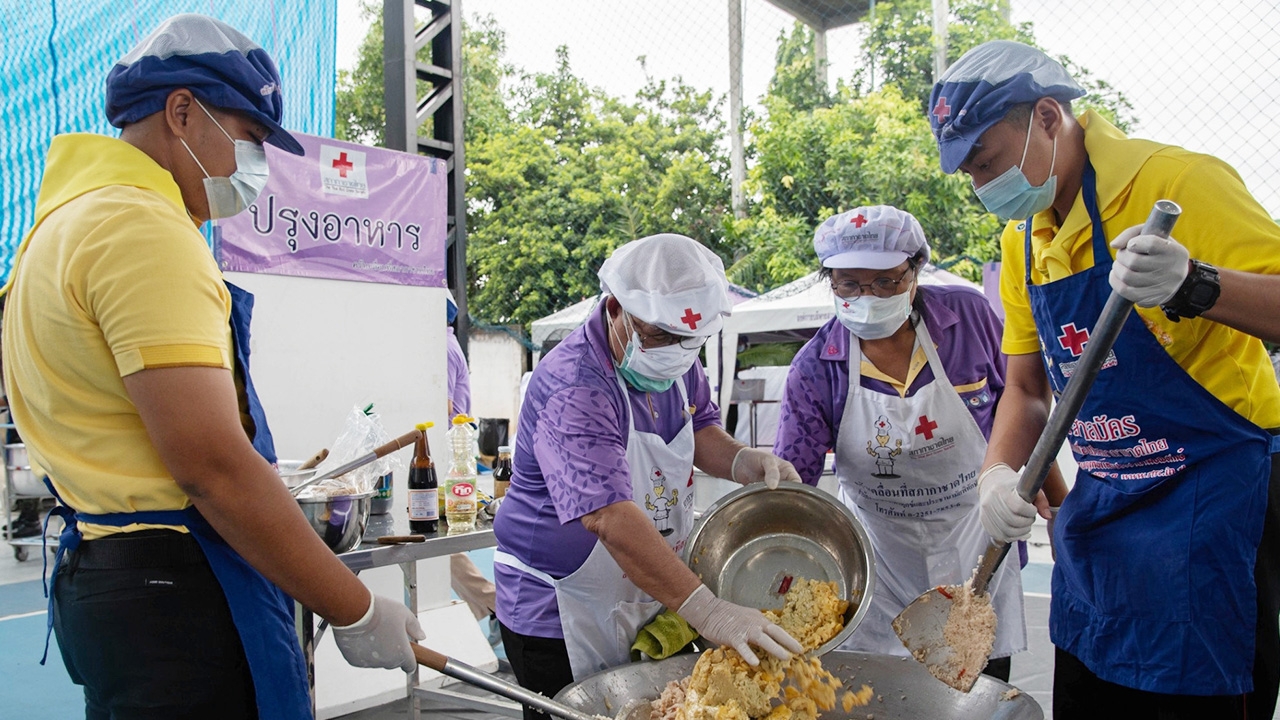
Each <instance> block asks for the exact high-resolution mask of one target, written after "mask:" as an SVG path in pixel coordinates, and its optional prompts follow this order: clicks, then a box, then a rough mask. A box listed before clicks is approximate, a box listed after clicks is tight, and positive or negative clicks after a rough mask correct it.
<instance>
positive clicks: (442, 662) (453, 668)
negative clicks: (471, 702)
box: [413, 643, 627, 720]
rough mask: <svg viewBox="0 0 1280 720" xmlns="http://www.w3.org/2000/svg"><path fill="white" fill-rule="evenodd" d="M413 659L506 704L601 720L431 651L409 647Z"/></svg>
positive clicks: (577, 719)
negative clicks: (503, 700)
mask: <svg viewBox="0 0 1280 720" xmlns="http://www.w3.org/2000/svg"><path fill="white" fill-rule="evenodd" d="M413 655H414V657H416V658H417V659H418V664H419V665H425V666H427V667H429V668H431V669H432V670H435V671H436V672H438V673H442V674H444V675H448V676H449V677H451V678H456V679H458V680H461V681H463V682H465V683H468V684H470V685H475V686H476V687H478V688H483V689H485V690H488V691H489V692H491V693H494V694H495V695H501V696H502V697H505V698H507V699H509V700H515V701H516V702H518V703H522V704H524V705H528V706H529V707H531V708H536V709H538V710H541V711H542V712H545V713H550V714H551V715H555V716H556V717H562V718H564V719H565V720H605V719H602V718H601V717H600V716H599V715H589V714H587V713H584V712H582V711H581V710H575V709H573V708H571V707H569V706H568V705H563V704H561V703H558V702H556V701H555V700H552V699H551V698H549V697H547V696H545V695H539V694H538V693H536V692H533V691H532V690H526V689H525V688H522V687H520V686H519V685H516V684H514V683H510V682H507V681H506V680H503V679H502V678H500V677H497V676H495V675H490V674H489V673H487V672H484V671H483V670H479V669H477V668H474V667H472V666H470V665H468V664H466V663H464V662H459V661H457V660H454V659H453V658H451V657H448V656H446V655H441V654H440V653H438V652H436V651H435V650H431V649H429V648H425V647H423V646H421V645H418V644H417V643H413ZM617 720H627V719H626V718H625V717H619V718H618V719H617Z"/></svg>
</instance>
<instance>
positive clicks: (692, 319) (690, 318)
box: [680, 308, 702, 330]
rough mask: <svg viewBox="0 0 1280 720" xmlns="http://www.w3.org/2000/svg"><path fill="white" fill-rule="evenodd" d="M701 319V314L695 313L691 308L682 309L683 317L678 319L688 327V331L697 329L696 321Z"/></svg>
mask: <svg viewBox="0 0 1280 720" xmlns="http://www.w3.org/2000/svg"><path fill="white" fill-rule="evenodd" d="M701 319H702V314H701V313H696V312H694V311H693V308H685V309H684V317H682V318H680V322H682V323H684V324H685V325H688V326H689V329H690V330H697V329H698V321H699V320H701Z"/></svg>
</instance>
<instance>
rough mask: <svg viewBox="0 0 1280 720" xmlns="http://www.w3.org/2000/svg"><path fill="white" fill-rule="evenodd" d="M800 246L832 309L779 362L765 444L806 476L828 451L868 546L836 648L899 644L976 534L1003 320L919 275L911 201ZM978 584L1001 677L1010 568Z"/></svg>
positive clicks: (848, 221)
mask: <svg viewBox="0 0 1280 720" xmlns="http://www.w3.org/2000/svg"><path fill="white" fill-rule="evenodd" d="M813 245H814V249H815V250H816V251H817V254H818V259H819V260H820V261H821V263H822V270H821V273H820V274H821V276H822V277H823V278H825V279H826V280H828V281H829V282H830V284H831V289H832V294H833V302H834V304H835V317H834V318H832V319H831V320H830V321H829V322H828V323H827V324H826V325H823V326H822V327H821V328H820V329H819V330H818V332H817V334H816V335H814V337H813V338H812V339H811V340H810V341H809V342H808V343H807V344H806V345H805V346H804V347H803V348H802V349H801V350H800V352H799V353H798V354H797V355H796V357H795V359H794V360H793V361H792V364H791V370H790V372H789V373H788V375H787V385H786V391H785V393H784V396H783V401H782V412H781V418H780V419H779V423H778V437H777V441H776V443H775V445H774V452H776V453H777V454H778V455H779V456H780V457H782V458H783V459H785V460H789V461H791V462H792V463H793V464H794V465H795V467H796V470H797V471H798V472H799V473H800V477H801V478H802V479H803V480H804V481H805V482H807V483H809V484H811V485H816V484H817V482H818V477H819V475H821V473H822V469H823V462H824V458H825V456H826V453H827V451H828V449H834V451H835V471H836V477H837V479H838V481H839V494H840V498H841V500H842V501H843V502H844V503H845V504H846V505H847V506H848V507H849V508H850V509H851V510H852V511H853V513H854V514H855V515H856V516H857V518H858V519H859V521H861V523H862V525H863V527H865V528H866V530H867V533H868V535H870V537H871V544H872V547H873V549H874V551H875V557H876V588H875V592H874V594H873V598H872V606H871V609H870V610H869V611H868V613H867V615H866V616H865V618H864V619H863V621H862V623H861V624H860V625H859V626H858V629H857V630H856V631H855V632H854V633H853V635H852V636H851V637H850V639H849V641H848V642H847V643H846V644H845V646H844V649H846V650H858V651H863V652H874V653H886V654H892V655H906V654H907V651H906V648H905V647H904V646H903V644H902V642H901V641H900V640H899V639H898V637H897V636H896V635H895V634H894V631H893V628H892V626H891V623H892V622H893V619H894V617H896V616H897V614H898V613H899V612H901V611H902V609H903V608H905V607H906V606H907V605H908V604H909V603H910V602H911V601H912V600H914V599H915V598H916V597H917V596H919V595H920V594H921V593H923V592H924V591H925V590H928V589H929V588H932V587H935V586H937V585H951V584H958V583H962V582H964V581H965V580H966V579H968V577H969V576H970V574H971V573H972V571H973V569H974V567H975V566H976V565H977V561H978V558H979V556H980V555H981V554H982V552H983V550H984V549H985V547H986V544H987V534H986V532H985V531H984V530H983V528H982V524H981V522H980V520H979V513H978V488H977V483H978V471H979V470H980V469H981V467H982V458H983V456H984V454H985V453H986V449H987V437H988V436H989V435H990V434H991V425H992V420H993V418H994V415H995V408H996V405H997V403H999V401H1000V395H1001V393H1002V391H1003V390H1004V372H1005V361H1004V356H1003V355H1002V354H1001V352H1000V334H1001V330H1002V327H1001V323H1000V320H999V318H998V317H997V316H996V314H995V312H994V311H993V310H992V308H991V306H990V304H989V303H988V302H987V299H986V297H985V296H983V295H982V294H981V293H979V292H977V291H975V290H972V289H970V288H965V287H959V286H933V285H931V286H928V287H921V286H920V284H919V281H918V278H919V271H920V268H921V267H922V266H923V265H924V264H925V263H926V262H928V260H929V245H928V242H927V241H926V240H925V237H924V230H923V229H922V228H921V227H920V223H919V222H918V221H917V220H916V219H915V218H914V217H912V216H911V215H910V214H909V213H906V212H904V211H902V210H898V209H897V208H893V207H890V206H887V205H878V206H872V207H860V208H856V209H854V210H850V211H848V212H844V213H841V214H839V215H836V216H834V217H831V218H829V219H827V221H826V222H824V223H822V225H821V226H819V227H818V229H817V231H816V232H815V233H814V240H813ZM1055 477H1056V475H1055ZM1051 479H1052V478H1051ZM1057 481H1058V482H1061V478H1060V477H1057ZM990 590H991V595H992V602H993V605H994V607H995V611H996V618H997V628H996V640H995V647H994V650H993V652H992V655H991V657H992V660H991V661H990V662H989V663H988V665H987V668H986V670H985V671H984V672H985V673H986V674H988V675H992V676H994V677H997V678H1000V679H1002V680H1008V678H1009V669H1010V661H1009V657H1010V656H1011V655H1013V654H1014V653H1017V652H1021V651H1023V650H1025V649H1026V647H1027V638H1026V628H1025V623H1024V621H1023V609H1022V580H1021V575H1020V569H1019V564H1018V563H1017V562H1012V561H1011V562H1006V563H1004V564H1003V565H1002V566H1001V568H1000V569H999V571H998V572H997V573H996V575H995V578H994V579H993V580H992V581H991V585H990Z"/></svg>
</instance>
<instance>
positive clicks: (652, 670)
mask: <svg viewBox="0 0 1280 720" xmlns="http://www.w3.org/2000/svg"><path fill="white" fill-rule="evenodd" d="M697 660H698V656H697V655H677V656H676V657H673V658H669V659H667V660H660V661H657V662H642V663H632V664H630V665H623V666H621V667H616V668H613V669H612V670H605V671H604V672H600V673H596V674H595V675H592V676H590V677H588V678H586V679H585V680H583V681H582V682H578V683H574V684H573V685H570V686H569V687H567V688H565V689H564V690H561V691H560V693H559V694H557V695H556V698H555V699H556V700H557V701H559V702H561V703H563V704H565V705H568V706H569V707H572V708H576V709H578V710H581V711H583V712H586V713H589V714H592V715H601V716H604V717H615V716H616V715H617V714H618V713H619V711H621V710H624V709H628V708H631V707H635V705H636V704H637V703H638V702H639V701H644V700H655V699H657V697H658V696H659V695H660V694H662V689H663V688H664V687H666V686H667V683H668V682H669V681H671V680H680V679H682V678H684V677H685V676H687V675H688V674H689V673H690V672H692V671H693V664H694V663H695V662H697ZM822 666H823V667H825V668H826V669H827V670H829V671H830V672H831V674H833V675H835V676H836V677H838V678H840V680H841V681H842V682H843V683H844V685H845V687H846V688H847V689H849V690H852V691H855V692H856V691H857V690H858V688H860V687H862V686H863V684H866V685H870V686H871V688H872V689H873V690H874V691H875V698H873V699H872V700H871V704H870V705H867V706H866V707H855V708H853V710H852V711H851V712H847V713H846V712H844V711H843V710H841V709H840V706H839V704H838V703H837V705H836V708H835V709H833V710H829V711H826V712H823V713H822V717H823V720H864V719H865V718H867V717H870V716H872V715H874V716H875V718H876V720H919V719H920V718H929V719H930V720H988V719H991V720H1043V718H1044V713H1043V712H1042V711H1041V710H1040V705H1039V703H1037V702H1036V701H1035V700H1033V699H1032V698H1031V696H1029V695H1025V694H1016V695H1014V696H1013V697H1011V698H1009V699H1005V695H1006V693H1009V691H1011V690H1013V686H1011V685H1008V684H1006V683H1002V682H1000V681H999V680H996V679H994V678H990V677H987V676H986V675H983V676H982V677H981V678H979V680H978V682H977V683H976V684H975V685H974V686H973V689H972V690H971V691H969V692H968V693H963V692H960V691H959V690H954V689H952V688H950V687H948V686H946V685H943V684H942V683H940V682H938V681H937V680H935V679H934V677H933V676H932V675H930V674H929V671H928V670H926V669H925V667H924V666H923V665H921V664H920V663H917V662H915V661H914V660H912V659H911V658H906V657H892V656H888V655H869V654H866V653H854V652H844V651H840V650H836V651H833V652H829V653H827V654H826V655H824V656H823V657H822ZM1014 692H1015V693H1016V692H1017V691H1014ZM627 717H628V718H629V719H630V720H637V718H636V717H635V714H628V715H627Z"/></svg>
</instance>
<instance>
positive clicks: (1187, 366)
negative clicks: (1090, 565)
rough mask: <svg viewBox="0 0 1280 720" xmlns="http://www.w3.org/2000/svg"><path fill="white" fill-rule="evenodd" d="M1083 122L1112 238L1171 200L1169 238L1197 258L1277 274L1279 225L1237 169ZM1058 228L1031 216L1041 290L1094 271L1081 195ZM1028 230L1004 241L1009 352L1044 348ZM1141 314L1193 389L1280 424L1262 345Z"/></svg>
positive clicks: (1279, 396) (1101, 123) (1018, 229)
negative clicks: (1174, 208)
mask: <svg viewBox="0 0 1280 720" xmlns="http://www.w3.org/2000/svg"><path fill="white" fill-rule="evenodd" d="M1079 122H1080V125H1081V126H1082V127H1083V128H1084V130H1085V135H1084V144H1085V149H1086V151H1088V153H1089V159H1090V160H1091V161H1092V162H1093V167H1094V169H1095V170H1096V171H1097V176H1098V188H1097V190H1098V208H1099V212H1100V214H1101V216H1102V225H1103V228H1104V230H1105V234H1106V237H1107V240H1108V241H1110V240H1111V239H1113V238H1115V237H1116V236H1117V235H1119V234H1120V232H1121V231H1122V230H1124V229H1126V228H1129V227H1132V226H1134V225H1141V224H1142V223H1143V222H1145V221H1146V219H1147V215H1149V214H1150V212H1151V207H1152V205H1154V204H1155V202H1156V200H1159V199H1161V198H1168V199H1170V200H1173V201H1174V202H1176V203H1178V204H1179V205H1181V206H1182V216H1181V217H1180V218H1179V219H1178V223H1177V225H1175V226H1174V228H1173V237H1174V238H1175V239H1177V240H1178V242H1180V243H1182V244H1183V245H1184V246H1186V248H1187V250H1188V251H1189V252H1190V253H1191V257H1193V258H1195V259H1197V260H1202V261H1204V262H1207V263H1209V264H1210V265H1213V266H1216V267H1220V268H1229V269H1232V270H1240V271H1244V272H1249V273H1260V274H1271V275H1274V274H1280V225H1277V224H1276V222H1275V221H1274V220H1272V219H1271V217H1270V216H1268V215H1267V213H1266V211H1265V210H1264V209H1263V208H1262V206H1261V205H1259V204H1258V202H1257V201H1256V200H1254V198H1253V196H1252V195H1250V194H1249V191H1248V190H1246V189H1245V186H1244V182H1243V181H1242V180H1241V179H1240V176H1239V175H1237V174H1236V172H1235V170H1233V169H1232V168H1231V166H1229V165H1227V164H1226V163H1224V162H1222V161H1221V160H1219V159H1217V158H1215V157H1212V156H1209V155H1201V154H1199V153H1193V152H1190V151H1188V150H1184V149H1182V148H1179V147H1174V146H1170V145H1161V144H1158V143H1154V142H1150V141H1147V140H1131V139H1128V138H1126V137H1125V136H1124V134H1123V133H1121V132H1120V131H1119V130H1117V129H1116V128H1115V127H1114V126H1112V125H1111V124H1110V123H1108V122H1107V121H1106V120H1105V119H1103V118H1102V117H1100V116H1098V115H1097V114H1095V113H1094V112H1093V111H1088V112H1086V113H1085V114H1084V115H1083V116H1082V117H1081V118H1080V121H1079ZM1054 222H1055V218H1054V213H1053V209H1052V208H1050V209H1048V210H1045V211H1044V212H1042V213H1039V214H1038V215H1036V216H1035V217H1034V218H1032V226H1031V227H1032V238H1031V255H1032V264H1031V280H1032V282H1033V283H1035V284H1037V285H1038V284H1042V283H1046V282H1053V281H1056V280H1061V279H1063V278H1065V277H1067V276H1069V275H1072V274H1074V273H1077V272H1081V271H1083V270H1087V269H1089V268H1091V267H1093V245H1092V237H1093V234H1092V227H1091V225H1090V222H1089V214H1088V212H1087V211H1086V210H1085V208H1084V201H1083V200H1082V199H1081V196H1079V195H1077V196H1076V200H1075V204H1074V205H1072V207H1071V212H1070V213H1068V214H1067V217H1066V218H1065V219H1064V220H1063V222H1062V227H1060V228H1059V227H1055V226H1054ZM1025 232H1026V229H1025V225H1024V224H1023V223H1022V222H1011V223H1009V224H1008V225H1007V226H1005V229H1004V234H1003V235H1002V236H1001V238H1000V251H1001V255H1002V258H1001V260H1002V264H1001V268H1000V299H1001V301H1002V302H1003V304H1004V311H1005V321H1004V339H1003V342H1002V349H1003V350H1004V352H1005V353H1006V354H1009V355H1021V354H1027V353H1034V352H1039V351H1040V341H1039V339H1038V337H1037V335H1036V326H1035V320H1034V319H1033V318H1032V315H1031V304H1030V300H1029V299H1028V296H1027V288H1026V282H1025V275H1024V273H1025V268H1026V261H1025V258H1024V257H1023V255H1024V242H1025ZM1111 255H1112V257H1113V258H1114V257H1115V251H1114V250H1112V251H1111ZM1102 282H1105V281H1102ZM1136 311H1137V312H1138V314H1139V316H1141V318H1142V320H1143V322H1144V323H1146V325H1147V328H1148V329H1149V330H1150V331H1151V332H1152V334H1153V335H1155V337H1156V340H1157V341H1159V343H1160V345H1161V346H1163V347H1164V349H1165V350H1166V351H1167V352H1168V353H1169V355H1170V357H1172V358H1173V360H1174V361H1175V362H1177V363H1178V365H1179V366H1181V367H1182V368H1183V369H1184V370H1186V371H1187V373H1188V374H1189V375H1190V376H1191V377H1192V378H1193V379H1195V381H1196V382H1198V383H1200V384H1201V385H1202V386H1203V387H1204V388H1205V389H1207V390H1208V391H1209V392H1211V393H1213V395H1214V396H1215V397H1217V398H1218V399H1219V400H1221V401H1222V402H1223V403H1224V404H1226V405H1227V406H1228V407H1230V408H1233V409H1234V410H1235V411H1236V412H1238V413H1240V414H1241V415H1242V416H1244V417H1245V418H1248V419H1249V420H1250V421H1251V422H1253V423H1254V424H1256V425H1258V426H1260V427H1263V428H1275V427H1280V387H1278V386H1277V384H1276V377H1275V372H1274V370H1273V369H1272V366H1271V362H1270V360H1269V358H1268V357H1267V353H1266V349H1265V348H1264V347H1263V345H1262V342H1261V341H1260V340H1258V339H1257V338H1255V337H1252V336H1250V335H1248V334H1246V333H1242V332H1240V331H1238V330H1233V329H1231V328H1229V327H1227V326H1226V325H1221V324H1218V323H1215V322H1212V321H1210V320H1205V319H1204V318H1195V319H1193V320H1182V321H1181V322H1176V323H1175V322H1172V321H1170V320H1169V319H1168V318H1166V317H1165V315H1164V312H1163V311H1161V310H1160V308H1158V307H1156V308H1136Z"/></svg>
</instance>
